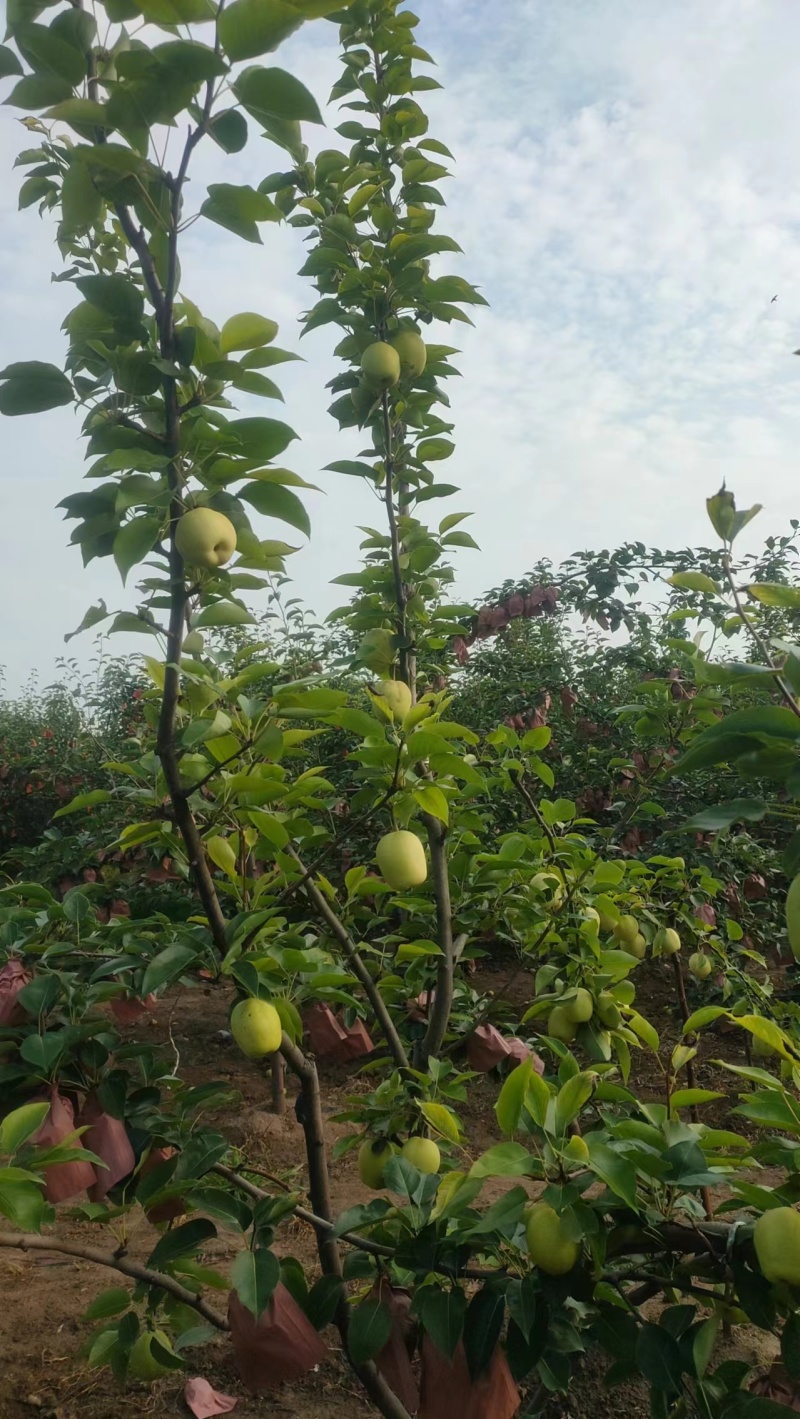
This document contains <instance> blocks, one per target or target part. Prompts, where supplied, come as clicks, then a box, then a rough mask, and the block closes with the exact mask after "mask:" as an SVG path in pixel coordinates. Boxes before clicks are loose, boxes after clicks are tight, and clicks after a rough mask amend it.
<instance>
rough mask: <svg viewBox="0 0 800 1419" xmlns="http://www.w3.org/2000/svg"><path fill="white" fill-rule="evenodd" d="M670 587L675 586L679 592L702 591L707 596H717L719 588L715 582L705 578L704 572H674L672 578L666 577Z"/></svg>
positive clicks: (707, 577)
mask: <svg viewBox="0 0 800 1419" xmlns="http://www.w3.org/2000/svg"><path fill="white" fill-rule="evenodd" d="M667 581H668V583H669V585H670V586H677V587H678V588H679V589H680V590H681V591H702V592H705V593H706V594H707V595H709V596H712V595H713V596H716V595H718V594H719V587H718V586H717V584H716V582H713V581H712V580H711V577H710V576H706V574H705V572H676V573H675V575H674V576H670V577H667Z"/></svg>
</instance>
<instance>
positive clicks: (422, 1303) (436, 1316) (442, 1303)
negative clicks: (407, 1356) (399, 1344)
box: [414, 1286, 467, 1360]
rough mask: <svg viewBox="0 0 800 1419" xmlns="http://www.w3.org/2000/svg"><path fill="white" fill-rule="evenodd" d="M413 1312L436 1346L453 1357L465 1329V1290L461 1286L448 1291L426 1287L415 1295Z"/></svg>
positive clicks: (438, 1287) (448, 1357) (444, 1353)
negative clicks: (460, 1288)
mask: <svg viewBox="0 0 800 1419" xmlns="http://www.w3.org/2000/svg"><path fill="white" fill-rule="evenodd" d="M414 1311H415V1313H416V1314H417V1315H418V1316H419V1319H420V1321H421V1323H422V1327H423V1330H425V1331H426V1332H427V1334H428V1335H429V1336H430V1338H431V1340H432V1341H433V1343H434V1345H435V1346H436V1349H437V1350H440V1351H441V1352H442V1354H443V1355H445V1356H446V1357H447V1359H448V1360H451V1359H452V1358H453V1355H454V1354H455V1349H456V1346H457V1345H458V1342H459V1340H460V1339H461V1336H462V1333H463V1330H464V1318H465V1316H466V1313H467V1298H466V1296H465V1295H464V1292H463V1291H461V1290H459V1289H458V1287H454V1288H453V1289H452V1290H450V1291H445V1290H444V1289H443V1288H442V1287H441V1286H423V1287H421V1288H420V1289H419V1290H418V1291H417V1293H416V1295H415V1297H414Z"/></svg>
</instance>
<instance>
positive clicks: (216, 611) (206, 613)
mask: <svg viewBox="0 0 800 1419" xmlns="http://www.w3.org/2000/svg"><path fill="white" fill-rule="evenodd" d="M255 621H256V618H255V616H253V615H252V613H251V612H250V611H248V610H247V608H246V607H245V606H240V605H239V603H238V601H212V603H211V605H210V606H204V607H203V610H202V611H201V612H200V615H199V616H198V617H197V619H196V620H195V621H194V625H195V626H197V627H200V628H202V627H204V626H254V625H255Z"/></svg>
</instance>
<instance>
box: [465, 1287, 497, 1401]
mask: <svg viewBox="0 0 800 1419" xmlns="http://www.w3.org/2000/svg"><path fill="white" fill-rule="evenodd" d="M505 1309H506V1300H505V1296H504V1294H503V1292H502V1291H498V1290H494V1289H493V1288H492V1287H490V1286H482V1287H481V1289H480V1291H478V1292H477V1293H476V1295H474V1296H473V1298H472V1300H471V1301H470V1303H469V1306H468V1307H467V1314H466V1317H465V1320H464V1350H465V1352H466V1356H467V1366H468V1368H469V1373H470V1378H471V1380H472V1382H473V1384H474V1383H475V1381H476V1380H478V1379H479V1378H480V1376H481V1375H482V1374H483V1372H484V1370H485V1369H486V1368H487V1366H488V1365H489V1362H490V1361H491V1358H492V1356H493V1355H494V1352H495V1350H496V1348H497V1342H498V1341H499V1339H500V1332H501V1330H502V1329H503V1317H504V1316H505Z"/></svg>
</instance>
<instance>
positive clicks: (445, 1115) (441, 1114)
mask: <svg viewBox="0 0 800 1419" xmlns="http://www.w3.org/2000/svg"><path fill="white" fill-rule="evenodd" d="M419 1107H420V1113H421V1114H422V1115H423V1116H424V1118H425V1119H426V1120H427V1122H428V1123H429V1124H430V1126H431V1128H433V1129H435V1131H436V1132H437V1133H440V1134H441V1135H442V1137H443V1138H449V1140H450V1142H451V1143H460V1142H461V1126H460V1124H459V1122H458V1119H457V1118H456V1116H455V1114H454V1113H453V1110H452V1109H449V1108H448V1107H447V1105H446V1104H426V1103H421V1104H420V1106H419Z"/></svg>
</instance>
